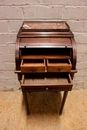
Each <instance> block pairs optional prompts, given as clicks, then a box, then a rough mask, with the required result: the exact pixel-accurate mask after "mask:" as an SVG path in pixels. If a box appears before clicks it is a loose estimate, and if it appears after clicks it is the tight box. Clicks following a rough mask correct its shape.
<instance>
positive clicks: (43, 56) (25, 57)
mask: <svg viewBox="0 0 87 130" xmlns="http://www.w3.org/2000/svg"><path fill="white" fill-rule="evenodd" d="M21 59H70V56H68V55H24V56H21Z"/></svg>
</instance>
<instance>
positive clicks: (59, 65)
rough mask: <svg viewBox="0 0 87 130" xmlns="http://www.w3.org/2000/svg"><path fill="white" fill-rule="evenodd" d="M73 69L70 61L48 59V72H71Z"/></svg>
mask: <svg viewBox="0 0 87 130" xmlns="http://www.w3.org/2000/svg"><path fill="white" fill-rule="evenodd" d="M71 69H72V64H71V61H70V59H47V71H48V72H70V71H71Z"/></svg>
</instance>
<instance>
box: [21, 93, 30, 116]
mask: <svg viewBox="0 0 87 130" xmlns="http://www.w3.org/2000/svg"><path fill="white" fill-rule="evenodd" d="M23 96H24V100H25V105H26V110H27V114H28V115H29V114H30V111H29V104H28V99H27V92H25V91H23Z"/></svg>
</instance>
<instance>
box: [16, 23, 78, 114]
mask: <svg viewBox="0 0 87 130" xmlns="http://www.w3.org/2000/svg"><path fill="white" fill-rule="evenodd" d="M15 65H16V70H15V72H16V73H17V74H18V80H19V81H20V85H21V88H22V92H23V95H24V99H25V102H26V108H27V113H28V114H29V107H28V99H27V92H34V91H35V92H37V91H44V92H45V91H56V92H57V91H64V96H63V100H62V103H61V108H60V114H61V113H62V110H63V107H64V103H65V100H66V97H67V93H68V91H70V90H72V86H73V83H72V80H73V77H74V73H75V72H76V43H75V40H74V35H73V33H72V32H71V30H70V27H69V25H68V24H67V23H66V22H63V21H61V22H59V21H56V22H55V21H26V22H23V24H22V26H21V28H20V30H19V32H18V35H17V40H16V49H15Z"/></svg>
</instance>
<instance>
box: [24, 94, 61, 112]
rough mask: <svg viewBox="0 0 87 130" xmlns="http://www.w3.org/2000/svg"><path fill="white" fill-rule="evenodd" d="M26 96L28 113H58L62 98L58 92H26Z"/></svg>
mask: <svg viewBox="0 0 87 130" xmlns="http://www.w3.org/2000/svg"><path fill="white" fill-rule="evenodd" d="M27 98H28V104H29V109H30V114H59V109H60V105H61V100H62V96H61V93H60V92H31V93H27ZM24 105H25V101H24V98H23V106H24ZM25 109H26V108H25ZM26 114H27V112H26Z"/></svg>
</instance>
